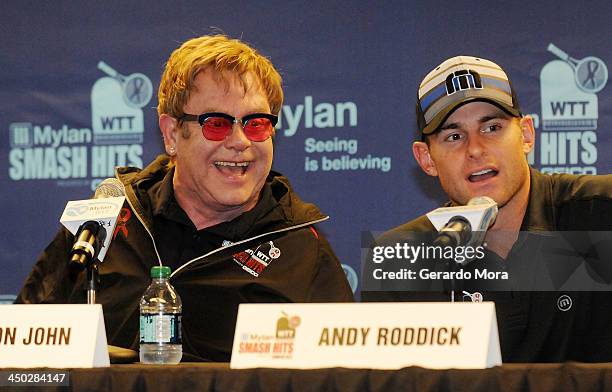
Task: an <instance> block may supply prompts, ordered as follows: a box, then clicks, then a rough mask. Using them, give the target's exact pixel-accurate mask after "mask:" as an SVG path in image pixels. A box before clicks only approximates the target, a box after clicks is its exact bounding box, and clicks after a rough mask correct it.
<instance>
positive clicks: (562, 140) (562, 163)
mask: <svg viewBox="0 0 612 392" xmlns="http://www.w3.org/2000/svg"><path fill="white" fill-rule="evenodd" d="M547 49H548V51H549V52H551V53H552V54H554V55H555V56H556V57H557V59H555V60H552V61H550V62H549V63H547V64H546V65H545V66H544V67H543V68H542V71H540V91H541V100H542V121H541V124H542V132H541V136H540V143H539V144H540V157H539V158H540V165H541V166H542V167H541V169H542V171H543V172H547V173H575V174H582V173H584V174H596V173H597V169H596V167H595V166H594V165H595V163H596V162H597V134H596V132H595V131H596V130H597V120H598V118H599V109H598V100H597V95H596V93H598V92H600V91H601V90H602V89H603V88H604V87H605V86H606V83H607V82H608V68H607V67H606V64H605V63H604V62H603V61H602V60H601V59H600V58H598V57H594V56H587V57H585V58H583V59H580V60H578V59H575V58H573V57H571V56H570V55H568V54H567V53H566V52H564V51H563V50H561V49H560V48H558V47H557V46H555V45H554V44H552V43H551V44H549V45H548V48H547Z"/></svg>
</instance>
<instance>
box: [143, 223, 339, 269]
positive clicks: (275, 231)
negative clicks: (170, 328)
mask: <svg viewBox="0 0 612 392" xmlns="http://www.w3.org/2000/svg"><path fill="white" fill-rule="evenodd" d="M328 219H329V216H325V217H323V218H321V219H316V220H313V221H310V222H305V223H300V224H299V225H294V226H290V227H285V228H284V229H279V230H273V231H269V232H267V233H263V234H259V235H256V236H254V237H250V238H247V239H244V240H241V241H238V242H234V243H233V244H231V245H227V246H222V247H220V248H217V249H214V250H211V251H210V252H208V253H206V254H203V255H202V256H198V257H196V258H195V259H191V260H189V261H188V262H186V263H185V264H183V265H181V266H180V267H178V268H177V269H176V270H175V271H174V272H172V273H171V274H170V278H172V277H174V276H175V275H176V274H177V273H178V272H179V271H182V270H184V269H185V268H186V267H187V266H189V265H190V264H192V263H194V262H196V261H198V260H201V259H204V258H206V257H208V256H210V255H213V254H215V253H217V252H220V251H222V250H226V249H228V248H231V247H234V246H237V245H240V244H244V243H245V242H249V241H253V240H256V239H258V238H262V237H265V236H268V235H271V234H277V233H283V232H285V231H291V230H294V229H299V228H302V227H306V226H312V225H314V224H317V223H321V222H325V221H326V220H328ZM154 242H155V241H154Z"/></svg>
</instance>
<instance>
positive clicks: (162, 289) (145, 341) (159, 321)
mask: <svg viewBox="0 0 612 392" xmlns="http://www.w3.org/2000/svg"><path fill="white" fill-rule="evenodd" d="M170 272H171V271H170V267H166V266H155V267H153V268H151V279H152V282H151V285H150V286H149V287H148V288H147V290H146V291H145V293H144V294H143V296H142V299H141V300H140V362H142V363H152V364H177V363H179V362H180V361H181V357H182V356H183V346H182V344H181V311H182V304H181V298H180V297H179V296H178V294H177V293H176V290H174V287H172V285H171V284H170V283H169V282H168V278H169V277H170Z"/></svg>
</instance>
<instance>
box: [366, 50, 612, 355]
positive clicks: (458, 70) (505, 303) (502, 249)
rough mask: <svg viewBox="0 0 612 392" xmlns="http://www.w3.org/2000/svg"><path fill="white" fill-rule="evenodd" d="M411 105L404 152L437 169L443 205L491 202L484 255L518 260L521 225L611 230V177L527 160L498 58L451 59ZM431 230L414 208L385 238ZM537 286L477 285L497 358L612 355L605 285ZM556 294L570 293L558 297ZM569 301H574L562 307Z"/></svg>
mask: <svg viewBox="0 0 612 392" xmlns="http://www.w3.org/2000/svg"><path fill="white" fill-rule="evenodd" d="M416 106H417V107H416V109H417V110H416V111H417V124H418V129H419V133H420V135H419V138H420V140H418V141H415V142H414V143H413V146H412V151H413V154H414V157H415V159H416V161H417V163H418V164H419V166H420V167H421V169H422V170H423V171H424V172H425V173H426V174H428V175H430V176H434V177H438V179H439V181H440V185H441V186H442V189H443V190H444V192H445V193H446V194H447V195H448V197H449V199H450V201H449V203H448V204H447V205H448V206H461V205H465V204H467V203H468V201H469V200H471V199H472V198H474V197H479V196H487V197H490V198H492V199H493V200H494V201H495V202H496V203H497V205H498V208H499V213H498V215H497V219H496V220H495V222H494V224H493V225H492V226H491V227H490V228H489V230H488V232H487V235H486V238H485V249H486V255H487V259H488V261H491V260H493V261H496V262H497V263H498V265H500V266H501V268H506V267H507V268H512V266H513V265H516V263H518V262H520V260H519V259H521V260H523V262H524V261H527V262H531V260H530V256H533V255H531V254H530V253H529V252H527V251H526V249H533V248H528V247H526V246H525V244H524V243H523V242H522V241H521V240H520V239H521V238H522V237H521V236H520V235H521V233H524V232H560V231H576V232H586V231H610V230H612V219H611V217H612V176H610V175H606V176H576V175H568V174H554V175H545V174H542V173H540V172H539V171H537V170H535V169H533V168H531V167H530V166H529V164H528V162H527V154H528V153H529V152H530V151H531V150H532V148H533V147H534V142H535V129H534V125H533V120H532V118H531V117H530V116H528V115H522V114H521V110H520V107H519V103H518V100H517V97H516V92H515V90H514V88H513V87H512V84H511V83H510V80H509V78H508V75H507V74H506V72H505V71H504V70H503V69H502V68H501V67H500V66H499V65H497V64H495V63H493V62H492V61H489V60H485V59H482V58H477V57H471V56H457V57H453V58H450V59H448V60H446V61H444V62H443V63H441V64H440V65H439V66H437V67H436V68H435V69H433V70H432V71H431V72H430V73H429V74H427V76H426V77H425V78H424V79H423V81H422V82H421V84H420V87H419V91H418V96H417V105H416ZM433 231H435V228H434V226H433V225H432V224H431V223H430V221H429V220H428V218H427V217H426V216H421V217H419V218H417V219H415V220H412V221H410V222H408V223H406V224H404V225H402V226H399V227H397V228H395V229H393V230H391V231H389V232H387V233H385V236H387V237H389V236H393V237H394V238H398V237H401V236H402V235H404V236H405V235H407V234H408V233H411V232H412V233H414V232H433ZM608 283H609V282H608ZM536 285H537V282H536ZM535 287H536V288H535V289H534V291H518V290H515V291H511V290H507V291H492V292H483V293H477V294H478V296H477V297H478V298H481V299H483V300H484V301H495V303H496V311H497V319H498V325H499V333H500V344H501V348H502V357H503V361H504V362H559V361H566V360H576V361H595V362H604V361H612V312H610V310H609V309H610V304H611V303H612V295H610V294H611V293H610V292H609V291H600V292H590V291H588V292H587V291H572V292H560V291H543V289H540V288H537V286H535ZM537 290H541V291H537ZM370 294H371V293H365V294H362V298H365V299H366V300H382V299H385V300H389V299H390V300H407V299H408V298H409V299H410V300H412V299H415V297H414V296H411V295H405V296H404V295H403V294H402V293H401V292H388V293H386V294H387V297H386V298H384V297H385V295H384V294H381V293H376V295H370ZM404 294H406V293H404ZM411 294H414V293H411ZM429 294H431V293H429ZM562 296H566V297H569V298H570V299H569V301H563V302H559V299H560V298H561V297H562ZM473 298H474V297H473V296H472V299H473ZM564 298H565V297H564ZM416 299H418V298H416ZM430 299H431V298H430ZM438 299H440V297H438ZM569 302H571V303H572V304H573V306H569V307H568V306H566V305H567V303H569ZM560 303H561V304H562V305H563V306H559V304H560Z"/></svg>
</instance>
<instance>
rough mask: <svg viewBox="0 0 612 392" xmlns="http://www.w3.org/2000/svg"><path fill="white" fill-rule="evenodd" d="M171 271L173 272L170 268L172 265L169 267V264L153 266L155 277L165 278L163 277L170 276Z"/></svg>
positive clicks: (152, 275)
mask: <svg viewBox="0 0 612 392" xmlns="http://www.w3.org/2000/svg"><path fill="white" fill-rule="evenodd" d="M170 272H172V270H171V269H170V267H168V266H167V265H161V266H160V265H156V266H154V267H151V278H153V279H156V278H157V279H159V278H163V279H167V278H168V277H169V276H170Z"/></svg>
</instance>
